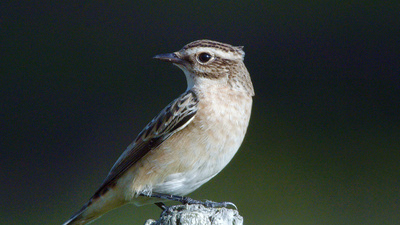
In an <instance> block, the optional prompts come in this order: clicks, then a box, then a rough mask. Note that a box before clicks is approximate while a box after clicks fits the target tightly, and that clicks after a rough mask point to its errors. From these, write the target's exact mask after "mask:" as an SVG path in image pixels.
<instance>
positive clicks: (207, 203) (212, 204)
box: [151, 193, 237, 210]
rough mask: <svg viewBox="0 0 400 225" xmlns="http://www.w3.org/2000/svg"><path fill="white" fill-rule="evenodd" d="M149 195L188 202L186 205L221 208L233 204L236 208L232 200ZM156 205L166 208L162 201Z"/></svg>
mask: <svg viewBox="0 0 400 225" xmlns="http://www.w3.org/2000/svg"><path fill="white" fill-rule="evenodd" d="M151 197H154V198H161V199H165V200H170V201H176V202H181V203H182V204H188V205H193V204H200V205H203V206H205V207H207V208H221V207H228V206H233V207H234V208H235V209H237V207H236V205H235V204H233V203H232V202H214V201H210V200H206V201H204V202H203V201H199V200H195V199H192V198H189V197H184V196H177V195H166V194H158V193H153V194H152V195H151ZM155 204H156V205H157V206H158V207H160V208H161V209H163V210H165V209H166V208H168V207H167V206H166V205H165V204H164V203H161V202H157V203H155Z"/></svg>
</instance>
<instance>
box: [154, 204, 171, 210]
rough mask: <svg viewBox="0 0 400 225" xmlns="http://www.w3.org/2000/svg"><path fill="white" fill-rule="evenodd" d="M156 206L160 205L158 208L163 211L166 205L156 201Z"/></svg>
mask: <svg viewBox="0 0 400 225" xmlns="http://www.w3.org/2000/svg"><path fill="white" fill-rule="evenodd" d="M154 204H155V205H156V206H158V207H160V209H162V210H163V211H164V210H166V209H167V208H168V207H167V206H166V205H165V204H164V203H162V202H156V203H154Z"/></svg>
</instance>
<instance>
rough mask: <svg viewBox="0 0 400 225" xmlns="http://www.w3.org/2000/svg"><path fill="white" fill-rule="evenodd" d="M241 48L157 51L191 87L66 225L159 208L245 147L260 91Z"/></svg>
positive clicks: (194, 45)
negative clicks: (123, 210)
mask: <svg viewBox="0 0 400 225" xmlns="http://www.w3.org/2000/svg"><path fill="white" fill-rule="evenodd" d="M242 48H243V47H235V46H232V45H229V44H224V43H220V42H216V41H211V40H198V41H194V42H191V43H189V44H187V45H186V46H184V47H183V48H182V49H181V50H180V51H178V52H174V53H169V54H161V55H157V56H155V57H154V58H155V59H159V60H162V61H167V62H171V63H173V64H174V65H175V66H177V67H179V68H180V69H181V70H183V72H184V73H185V76H186V80H187V90H186V91H185V92H184V93H183V94H181V95H180V96H179V97H178V98H177V99H175V100H174V101H172V102H171V103H170V104H169V105H168V106H167V107H165V108H164V109H163V110H162V111H161V112H160V113H159V114H158V115H157V116H156V117H155V118H154V119H153V120H152V121H151V122H150V123H149V124H147V126H146V127H145V128H144V129H143V130H142V131H141V132H140V133H139V135H138V136H137V137H136V139H135V140H134V141H133V143H132V144H130V145H129V146H128V147H127V149H126V150H125V151H124V152H123V153H122V155H121V156H120V157H119V159H118V160H117V162H116V163H115V164H114V166H113V167H112V169H111V171H110V172H109V174H108V176H107V177H106V179H105V180H104V182H103V184H102V185H101V186H100V188H99V189H98V190H97V191H96V193H95V194H94V195H93V196H92V197H91V198H90V200H89V201H88V202H87V203H86V204H85V205H84V206H83V207H82V209H81V210H79V211H78V212H77V213H76V214H75V215H74V216H72V217H71V219H70V220H68V221H67V222H65V223H64V225H77V224H87V223H90V222H92V221H93V220H95V219H97V218H99V217H100V216H102V215H103V214H105V213H106V212H108V211H110V210H112V209H115V208H117V207H120V206H122V205H124V204H127V203H133V204H135V205H138V206H139V205H143V204H149V203H158V205H159V206H160V204H162V203H160V202H162V201H163V200H165V199H173V200H175V199H174V198H173V197H175V198H176V197H177V198H179V197H178V196H185V195H187V194H189V193H191V192H193V191H194V190H196V189H197V188H199V187H200V186H201V185H202V184H204V183H206V182H207V181H209V180H210V179H211V178H213V177H214V176H215V175H217V174H218V173H219V172H220V171H221V170H222V169H223V168H224V167H225V166H226V165H227V164H228V163H229V161H230V160H231V159H232V158H233V156H234V155H235V153H236V152H237V150H238V149H239V147H240V145H241V144H242V141H243V138H244V136H245V133H246V130H247V127H248V124H249V119H250V114H251V107H252V96H254V89H253V84H252V82H251V79H250V75H249V72H248V71H247V69H246V67H245V65H244V63H243V59H244V51H243V50H242ZM171 195H174V196H171Z"/></svg>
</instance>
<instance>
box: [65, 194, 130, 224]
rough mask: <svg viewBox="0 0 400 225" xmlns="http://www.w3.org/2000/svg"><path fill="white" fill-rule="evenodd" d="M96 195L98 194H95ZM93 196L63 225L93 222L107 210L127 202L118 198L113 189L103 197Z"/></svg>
mask: <svg viewBox="0 0 400 225" xmlns="http://www.w3.org/2000/svg"><path fill="white" fill-rule="evenodd" d="M95 196H96V195H95ZM95 196H93V197H92V198H91V199H90V200H89V201H88V202H87V203H86V204H85V205H84V206H83V207H82V208H81V209H80V210H79V211H78V212H76V213H75V214H74V215H73V216H72V217H71V218H70V219H69V220H68V221H67V222H65V223H63V225H84V224H88V223H91V222H93V221H94V220H95V219H98V218H99V217H101V216H102V215H103V214H105V213H106V212H108V211H110V210H113V209H115V208H118V207H120V206H122V205H124V204H125V203H126V202H124V201H121V200H120V199H118V198H116V196H115V193H114V192H113V191H109V192H108V193H106V194H103V195H101V197H99V196H97V197H95Z"/></svg>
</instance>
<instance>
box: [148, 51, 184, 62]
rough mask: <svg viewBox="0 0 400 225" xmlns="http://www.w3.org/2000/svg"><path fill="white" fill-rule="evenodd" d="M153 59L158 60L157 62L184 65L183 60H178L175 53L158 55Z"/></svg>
mask: <svg viewBox="0 0 400 225" xmlns="http://www.w3.org/2000/svg"><path fill="white" fill-rule="evenodd" d="M153 59H158V60H161V61H165V62H171V63H174V64H184V63H185V60H183V59H181V58H179V57H178V55H177V54H175V53H165V54H159V55H156V56H154V57H153Z"/></svg>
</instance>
